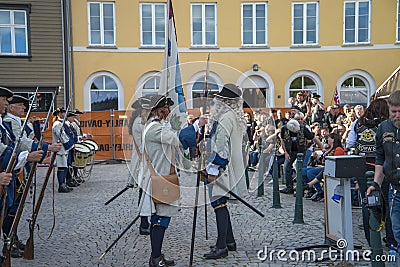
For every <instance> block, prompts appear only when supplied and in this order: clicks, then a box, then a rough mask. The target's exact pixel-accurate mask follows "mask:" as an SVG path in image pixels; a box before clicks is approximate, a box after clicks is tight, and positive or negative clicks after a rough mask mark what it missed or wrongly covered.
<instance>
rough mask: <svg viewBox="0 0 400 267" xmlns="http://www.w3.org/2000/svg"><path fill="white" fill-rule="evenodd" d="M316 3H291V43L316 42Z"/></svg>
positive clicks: (304, 43) (306, 43)
mask: <svg viewBox="0 0 400 267" xmlns="http://www.w3.org/2000/svg"><path fill="white" fill-rule="evenodd" d="M318 14H319V11H318V3H316V2H309V3H293V22H292V23H293V25H292V27H293V33H292V34H293V36H292V40H293V45H316V44H318V42H319V40H318Z"/></svg>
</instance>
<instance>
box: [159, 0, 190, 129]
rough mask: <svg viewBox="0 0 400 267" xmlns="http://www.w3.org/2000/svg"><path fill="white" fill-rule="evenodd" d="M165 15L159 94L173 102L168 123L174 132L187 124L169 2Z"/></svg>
mask: <svg viewBox="0 0 400 267" xmlns="http://www.w3.org/2000/svg"><path fill="white" fill-rule="evenodd" d="M167 14H168V21H167V38H166V45H165V51H164V61H163V64H162V73H161V81H160V94H162V95H166V96H167V97H170V98H171V99H172V100H173V101H174V105H173V106H172V107H171V118H170V120H169V121H170V123H171V126H172V128H173V129H174V130H180V129H181V128H182V127H183V126H184V125H185V124H186V123H187V122H186V103H185V95H184V93H183V87H182V77H181V69H180V65H179V56H178V43H177V38H176V31H175V19H174V11H173V9H172V1H171V0H168V2H167Z"/></svg>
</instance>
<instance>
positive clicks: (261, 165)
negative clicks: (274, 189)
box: [257, 139, 265, 197]
mask: <svg viewBox="0 0 400 267" xmlns="http://www.w3.org/2000/svg"><path fill="white" fill-rule="evenodd" d="M260 141H261V139H260ZM258 149H259V152H258V155H259V159H258V189H257V197H262V196H264V169H265V164H264V159H265V157H264V153H263V145H262V143H261V142H260V145H259V146H258Z"/></svg>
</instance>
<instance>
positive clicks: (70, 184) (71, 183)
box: [67, 181, 79, 187]
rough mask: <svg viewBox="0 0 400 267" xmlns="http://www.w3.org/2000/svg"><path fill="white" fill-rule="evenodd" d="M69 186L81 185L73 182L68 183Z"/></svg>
mask: <svg viewBox="0 0 400 267" xmlns="http://www.w3.org/2000/svg"><path fill="white" fill-rule="evenodd" d="M67 186H68V187H77V186H79V184H77V183H75V182H73V181H69V182H67Z"/></svg>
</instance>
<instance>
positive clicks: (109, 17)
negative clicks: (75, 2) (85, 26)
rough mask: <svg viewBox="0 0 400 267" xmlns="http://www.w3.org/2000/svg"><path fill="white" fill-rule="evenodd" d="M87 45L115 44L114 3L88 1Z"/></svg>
mask: <svg viewBox="0 0 400 267" xmlns="http://www.w3.org/2000/svg"><path fill="white" fill-rule="evenodd" d="M88 5H89V45H100V46H115V11H114V3H110V2H107V3H98V2H90V3H88Z"/></svg>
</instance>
